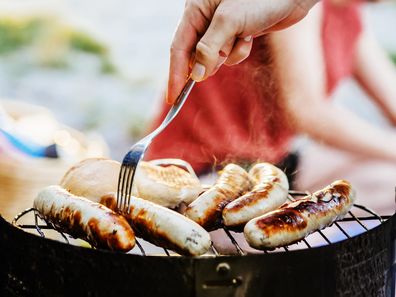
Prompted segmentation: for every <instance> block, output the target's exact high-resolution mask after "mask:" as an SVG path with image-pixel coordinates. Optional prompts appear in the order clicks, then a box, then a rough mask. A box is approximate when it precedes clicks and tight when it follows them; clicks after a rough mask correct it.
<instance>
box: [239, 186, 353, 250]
mask: <svg viewBox="0 0 396 297" xmlns="http://www.w3.org/2000/svg"><path fill="white" fill-rule="evenodd" d="M354 201H355V192H354V190H353V189H352V186H351V185H350V184H349V183H348V182H347V181H344V180H339V181H335V182H334V183H332V184H331V185H329V186H327V187H326V188H324V189H323V190H320V191H318V192H316V193H314V194H313V195H312V196H307V197H305V198H303V199H301V200H297V201H295V202H291V203H289V204H286V205H284V206H283V207H281V208H280V209H278V210H274V211H272V212H269V213H267V214H265V215H263V216H260V217H257V218H254V219H252V220H250V221H249V222H248V223H247V224H246V226H245V229H244V234H245V238H246V240H247V242H248V243H249V245H250V246H251V247H253V248H256V249H268V248H275V247H279V246H285V245H288V244H291V243H294V242H296V241H299V240H301V239H303V238H304V237H306V236H307V235H309V234H311V233H312V232H315V231H317V230H320V229H323V228H325V227H327V226H329V225H330V224H332V223H333V222H334V221H336V220H338V219H341V218H342V217H344V215H345V214H346V213H347V212H348V211H349V209H350V208H351V207H352V205H353V203H354Z"/></svg>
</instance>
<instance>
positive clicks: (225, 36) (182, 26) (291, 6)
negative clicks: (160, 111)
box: [167, 0, 318, 104]
mask: <svg viewBox="0 0 396 297" xmlns="http://www.w3.org/2000/svg"><path fill="white" fill-rule="evenodd" d="M317 1H318V0H186V5H185V9H184V13H183V16H182V18H181V20H180V23H179V25H178V27H177V30H176V33H175V36H174V38H173V42H172V46H171V52H170V68H169V81H168V92H167V102H168V103H170V104H172V103H174V101H175V100H176V98H177V96H178V95H179V93H180V91H181V89H182V88H183V85H184V83H185V82H186V78H187V76H188V74H189V73H190V68H192V72H191V75H192V78H193V79H194V80H195V81H202V80H204V79H206V78H207V77H208V76H210V75H212V74H214V73H215V72H216V71H217V70H218V69H219V67H220V66H221V65H222V64H223V63H224V64H226V65H234V64H238V63H240V62H241V61H243V60H244V59H246V58H247V57H248V55H249V53H250V50H251V48H252V42H253V37H256V36H259V35H262V34H265V33H268V32H271V31H274V30H280V29H283V28H286V27H288V26H291V25H293V24H294V23H296V22H298V21H299V20H301V19H302V18H303V17H304V16H305V15H306V14H307V13H308V11H309V9H310V8H311V7H312V6H313V5H314V4H315V3H316V2H317ZM191 66H192V67H191Z"/></svg>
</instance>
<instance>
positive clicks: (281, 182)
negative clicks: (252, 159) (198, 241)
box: [223, 163, 289, 227]
mask: <svg viewBox="0 0 396 297" xmlns="http://www.w3.org/2000/svg"><path fill="white" fill-rule="evenodd" d="M249 174H250V177H251V179H252V181H253V182H254V184H255V186H254V187H253V189H252V191H250V192H248V193H246V194H245V195H243V196H242V197H239V198H238V199H235V200H234V201H232V202H230V203H229V204H228V205H227V206H226V207H225V208H224V210H223V222H224V225H226V226H230V227H236V226H240V225H244V224H246V222H248V221H249V220H251V219H253V218H255V217H258V216H260V215H263V214H265V213H267V212H270V211H272V210H274V209H277V208H278V207H279V206H281V205H282V204H283V203H285V202H286V199H287V194H288V190H289V183H288V181H287V177H286V174H285V173H284V172H283V171H282V170H280V169H279V168H277V167H275V166H274V165H272V164H269V163H259V164H256V165H255V166H253V167H252V169H251V170H250V171H249Z"/></svg>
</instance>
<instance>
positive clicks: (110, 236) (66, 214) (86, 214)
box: [33, 186, 135, 252]
mask: <svg viewBox="0 0 396 297" xmlns="http://www.w3.org/2000/svg"><path fill="white" fill-rule="evenodd" d="M33 207H34V208H35V209H36V210H37V211H38V212H39V215H40V217H42V218H44V219H45V220H47V221H49V222H51V223H52V224H53V225H54V226H55V227H56V228H57V229H59V230H60V231H63V232H65V233H68V234H70V235H71V236H73V237H76V238H81V239H84V240H86V241H88V242H89V243H90V244H91V245H92V246H94V247H98V248H103V249H110V250H117V251H124V252H127V251H129V250H131V249H132V248H133V246H134V245H135V236H134V233H133V230H132V228H131V227H130V225H129V224H128V222H127V221H126V219H125V218H124V217H122V216H120V215H118V214H116V213H115V212H114V211H112V210H111V209H109V208H107V207H105V206H103V205H101V204H99V203H95V202H92V201H90V200H88V199H85V198H83V197H79V196H75V195H73V194H70V193H69V192H67V191H66V190H65V189H63V188H61V187H59V186H49V187H46V188H44V189H43V190H41V191H40V192H39V194H38V196H37V197H36V199H35V200H34V203H33Z"/></svg>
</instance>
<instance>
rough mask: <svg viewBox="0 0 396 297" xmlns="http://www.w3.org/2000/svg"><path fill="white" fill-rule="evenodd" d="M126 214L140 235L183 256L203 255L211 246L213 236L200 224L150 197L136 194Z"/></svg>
mask: <svg viewBox="0 0 396 297" xmlns="http://www.w3.org/2000/svg"><path fill="white" fill-rule="evenodd" d="M124 216H125V218H126V219H127V220H128V222H129V223H130V224H131V226H132V228H133V229H134V230H135V232H136V234H137V235H138V236H140V237H142V238H143V239H145V240H147V241H149V242H151V243H153V244H156V245H158V246H161V247H163V248H168V249H171V250H173V251H175V252H177V253H179V254H181V255H186V256H199V255H202V254H205V253H206V252H207V251H208V250H209V248H210V245H211V239H210V235H209V233H208V232H207V231H206V230H205V229H203V228H202V227H201V226H200V225H198V224H197V223H195V222H193V221H192V220H190V219H188V218H186V217H185V216H183V215H182V214H180V213H177V212H175V211H173V210H170V209H168V208H166V207H163V206H161V205H158V204H155V203H153V202H150V201H148V200H144V199H141V198H137V197H133V196H132V197H131V199H130V208H129V209H128V212H127V213H125V214H124Z"/></svg>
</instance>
